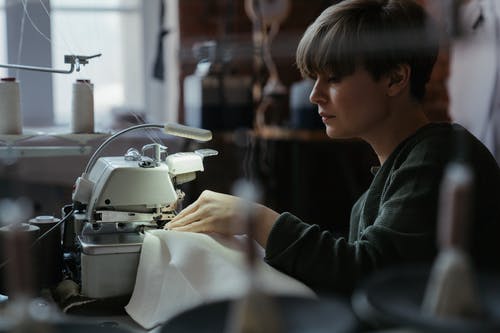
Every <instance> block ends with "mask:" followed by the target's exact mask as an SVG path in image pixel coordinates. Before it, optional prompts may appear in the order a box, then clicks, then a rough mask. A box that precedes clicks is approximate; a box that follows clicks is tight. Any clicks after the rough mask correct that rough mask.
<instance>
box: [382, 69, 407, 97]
mask: <svg viewBox="0 0 500 333" xmlns="http://www.w3.org/2000/svg"><path fill="white" fill-rule="evenodd" d="M387 76H388V78H389V80H388V86H387V94H388V95H389V96H397V95H399V94H400V93H401V92H402V91H404V90H405V89H406V88H408V89H409V87H410V77H411V68H410V65H408V64H400V65H397V66H396V67H395V68H394V69H392V70H391V71H390V72H389V73H388V74H387Z"/></svg>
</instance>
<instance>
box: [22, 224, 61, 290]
mask: <svg viewBox="0 0 500 333" xmlns="http://www.w3.org/2000/svg"><path fill="white" fill-rule="evenodd" d="M59 221H60V219H58V218H55V217H53V216H37V217H36V218H34V219H31V220H29V223H30V224H31V225H34V226H36V227H38V228H40V235H43V234H45V233H46V232H47V231H49V230H50V229H51V228H53V227H54V226H55V225H56V224H57V223H59ZM39 251H40V252H39V256H38V260H39V263H40V271H39V272H38V280H39V282H40V286H41V287H42V288H50V287H53V286H55V285H56V284H57V283H59V282H60V281H61V279H62V266H63V252H62V245H61V227H60V226H59V227H57V228H56V229H55V230H52V231H51V232H50V233H48V234H47V235H46V236H45V237H44V238H43V239H42V240H40V243H39Z"/></svg>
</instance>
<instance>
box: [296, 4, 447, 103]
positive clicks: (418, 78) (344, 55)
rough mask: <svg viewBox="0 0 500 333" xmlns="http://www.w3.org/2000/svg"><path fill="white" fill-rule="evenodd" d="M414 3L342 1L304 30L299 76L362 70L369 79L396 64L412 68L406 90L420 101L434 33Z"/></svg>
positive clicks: (430, 63)
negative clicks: (300, 74)
mask: <svg viewBox="0 0 500 333" xmlns="http://www.w3.org/2000/svg"><path fill="white" fill-rule="evenodd" d="M435 27H436V25H435V24H433V22H432V21H431V19H430V17H429V16H428V15H427V13H426V12H425V10H424V9H423V8H422V7H421V6H420V5H419V4H417V3H416V2H414V1H413V0H344V1H342V2H341V3H339V4H336V5H333V6H330V7H328V8H327V9H325V10H324V11H323V13H321V15H320V16H319V17H318V18H317V19H316V20H315V21H314V22H313V23H312V24H311V25H310V26H309V27H308V28H307V30H306V32H305V33H304V35H303V36H302V39H301V40H300V43H299V46H298V48H297V55H296V63H297V67H298V68H299V70H300V72H301V73H302V75H303V76H304V77H310V78H315V77H316V75H317V74H320V73H329V74H335V75H336V76H337V77H339V78H342V77H344V76H347V75H350V74H352V73H353V72H354V71H355V70H356V66H358V65H361V66H363V67H364V68H365V69H366V70H367V71H368V72H369V73H371V75H372V76H373V77H374V79H376V80H378V79H379V78H380V77H381V75H383V74H385V73H388V72H389V71H390V70H392V69H394V68H395V67H396V66H398V65H401V64H408V65H409V66H410V68H411V79H410V91H411V94H412V96H413V97H414V98H416V99H417V100H419V101H421V100H422V99H423V97H424V94H425V84H426V83H427V82H428V81H429V79H430V75H431V72H432V68H433V66H434V63H435V62H436V58H437V53H438V42H437V38H436V35H437V32H436V31H437V30H436V29H435Z"/></svg>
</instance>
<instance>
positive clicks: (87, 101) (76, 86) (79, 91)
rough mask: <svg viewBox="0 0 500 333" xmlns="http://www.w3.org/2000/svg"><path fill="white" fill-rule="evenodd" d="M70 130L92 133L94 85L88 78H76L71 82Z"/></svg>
mask: <svg viewBox="0 0 500 333" xmlns="http://www.w3.org/2000/svg"><path fill="white" fill-rule="evenodd" d="M71 131H72V132H73V133H94V85H93V84H92V83H90V80H76V82H75V83H73V100H72V105H71Z"/></svg>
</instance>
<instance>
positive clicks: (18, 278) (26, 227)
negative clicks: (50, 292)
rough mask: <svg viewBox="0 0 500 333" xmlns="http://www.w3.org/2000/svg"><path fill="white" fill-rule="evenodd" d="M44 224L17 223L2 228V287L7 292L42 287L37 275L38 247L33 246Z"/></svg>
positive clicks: (30, 292) (2, 290)
mask: <svg viewBox="0 0 500 333" xmlns="http://www.w3.org/2000/svg"><path fill="white" fill-rule="evenodd" d="M39 234H40V228H38V227H37V226H34V225H30V224H28V223H16V224H11V225H7V226H4V227H1V228H0V265H3V264H5V265H4V266H3V267H2V268H1V269H0V291H1V293H2V294H6V295H9V296H10V295H16V294H28V295H29V294H32V293H33V292H34V290H35V289H38V281H36V280H34V279H33V277H34V276H35V274H37V272H38V267H39V265H38V260H37V258H36V254H37V253H38V251H37V249H36V248H34V249H32V248H31V246H32V244H33V243H34V241H35V240H36V238H37V237H38V235H39Z"/></svg>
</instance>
